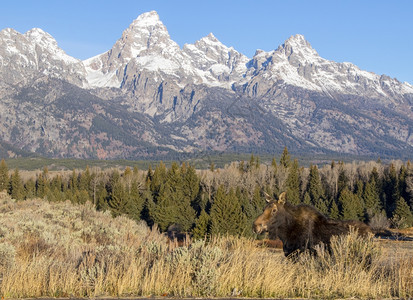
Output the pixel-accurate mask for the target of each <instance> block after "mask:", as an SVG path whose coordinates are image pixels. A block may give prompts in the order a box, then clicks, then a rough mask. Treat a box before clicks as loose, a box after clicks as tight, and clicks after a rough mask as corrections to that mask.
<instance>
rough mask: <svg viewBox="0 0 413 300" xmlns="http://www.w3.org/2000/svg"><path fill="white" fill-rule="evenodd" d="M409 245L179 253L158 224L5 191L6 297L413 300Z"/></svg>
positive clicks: (0, 265)
mask: <svg viewBox="0 0 413 300" xmlns="http://www.w3.org/2000/svg"><path fill="white" fill-rule="evenodd" d="M404 243H405V244H404ZM408 243H410V244H408ZM411 243H412V242H389V241H379V242H378V241H375V240H374V239H373V238H368V239H365V238H364V239H362V238H359V237H357V236H356V235H355V234H350V235H348V236H343V237H340V238H335V239H334V240H333V242H332V251H331V253H328V252H326V251H323V249H322V248H320V250H319V255H318V256H317V257H312V256H309V255H302V256H300V257H299V259H298V261H296V262H294V261H292V260H291V259H286V258H285V257H283V255H281V254H280V252H279V251H273V250H271V249H269V248H267V247H266V246H265V245H262V244H261V245H260V246H257V242H256V241H254V240H252V239H245V238H235V237H230V236H227V237H212V238H211V239H210V240H209V241H208V242H205V241H194V242H188V244H187V245H185V246H181V247H179V246H178V245H177V244H176V243H171V242H169V241H168V239H167V238H166V237H165V236H164V235H161V234H159V233H158V231H157V230H156V228H155V229H152V230H151V229H150V228H148V227H147V226H146V224H144V223H140V224H136V223H135V222H133V221H131V220H130V219H127V218H125V217H117V218H115V219H113V218H112V217H111V215H110V214H109V213H102V212H97V211H96V210H95V209H94V208H93V207H92V206H91V205H88V204H85V205H76V206H75V205H73V204H71V203H70V202H61V203H49V202H46V201H43V200H40V199H37V200H27V201H20V202H16V201H14V200H12V199H10V198H9V196H8V195H6V194H5V193H3V194H1V195H0V296H2V297H4V298H5V299H7V298H28V297H110V296H113V297H142V296H145V297H147V296H162V295H164V296H165V295H168V296H171V297H175V296H176V297H231V296H232V297H233V296H238V297H254V298H257V297H259V298H348V297H357V298H393V297H398V298H409V297H413V257H412V255H411V252H409V249H411V248H409V247H412V244H411Z"/></svg>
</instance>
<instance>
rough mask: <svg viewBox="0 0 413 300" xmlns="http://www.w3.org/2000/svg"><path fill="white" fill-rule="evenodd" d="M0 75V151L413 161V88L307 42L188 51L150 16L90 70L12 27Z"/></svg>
mask: <svg viewBox="0 0 413 300" xmlns="http://www.w3.org/2000/svg"><path fill="white" fill-rule="evenodd" d="M0 78H1V80H0V144H1V143H3V142H6V143H9V144H11V145H12V146H15V147H17V148H21V149H23V150H25V151H31V152H38V153H41V154H43V155H48V156H63V157H67V156H69V157H70V156H76V157H93V158H119V157H122V158H138V157H139V158H140V157H142V156H147V157H150V156H152V157H153V156H162V155H168V153H169V154H171V153H172V154H173V155H175V156H176V155H177V153H187V152H190V153H194V152H196V151H209V150H219V151H237V152H252V151H254V152H273V151H276V150H278V149H282V148H283V147H284V146H285V145H287V146H289V148H290V149H292V151H294V150H295V152H300V151H301V152H302V151H305V152H329V151H333V152H334V151H336V152H339V153H351V154H365V155H376V156H378V155H380V156H382V157H385V156H389V157H395V156H403V155H404V156H406V155H407V156H409V155H411V154H413V131H412V128H413V86H412V85H410V84H408V83H401V82H399V81H398V80H397V79H392V78H389V77H388V76H385V75H377V74H374V73H371V72H367V71H363V70H360V69H359V68H358V67H357V66H355V65H353V64H351V63H338V62H334V61H329V60H327V59H324V58H322V57H320V56H319V55H318V53H317V52H316V50H314V49H313V48H312V47H311V45H310V43H309V42H308V41H306V40H305V38H304V36H302V35H295V36H292V37H290V38H288V39H287V40H286V41H285V43H284V44H283V45H280V46H279V47H278V48H277V49H275V50H273V51H268V52H267V51H263V50H257V51H256V54H255V55H254V56H253V57H252V58H248V57H246V56H245V55H243V54H241V53H240V52H238V51H236V50H235V49H234V48H232V47H227V46H225V45H224V44H223V43H221V42H220V41H219V40H218V39H217V38H216V37H215V36H214V35H213V34H212V33H210V34H209V35H207V36H205V37H203V38H201V39H200V40H198V41H196V42H195V43H194V44H185V45H184V46H183V47H182V48H181V47H180V46H179V45H178V44H177V43H176V42H174V41H173V40H172V39H171V37H170V35H169V33H168V31H167V29H166V27H165V25H164V24H163V23H162V22H161V20H160V18H159V16H158V14H157V13H156V12H154V11H152V12H148V13H144V14H142V15H140V16H139V17H138V18H137V19H136V20H134V21H133V22H132V23H131V24H130V26H129V27H128V28H127V29H126V30H125V31H124V32H123V33H122V36H121V37H120V39H119V40H117V41H116V43H115V44H114V45H113V47H112V48H111V49H109V50H108V51H107V52H105V53H103V54H100V55H97V56H95V57H92V58H89V59H87V60H84V61H80V60H78V59H76V58H73V57H70V56H69V55H67V54H66V53H65V52H64V51H63V50H62V49H61V48H59V47H58V44H57V42H56V40H55V39H54V38H53V37H52V36H51V35H49V34H48V33H46V32H44V31H42V30H41V29H37V28H35V29H32V30H30V31H28V32H26V33H24V34H21V33H18V32H17V31H15V30H13V29H9V28H8V29H4V30H2V31H1V32H0ZM137 149H139V151H138V150H137ZM149 149H150V150H149Z"/></svg>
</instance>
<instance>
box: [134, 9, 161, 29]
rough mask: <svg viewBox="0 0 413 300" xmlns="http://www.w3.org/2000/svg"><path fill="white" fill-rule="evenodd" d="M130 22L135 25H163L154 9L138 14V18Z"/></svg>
mask: <svg viewBox="0 0 413 300" xmlns="http://www.w3.org/2000/svg"><path fill="white" fill-rule="evenodd" d="M132 24H133V25H134V26H137V27H150V26H156V25H163V24H162V22H161V20H160V19H159V15H158V13H157V12H156V11H154V10H153V11H150V12H146V13H143V14H141V15H139V16H138V18H137V19H135V20H134V21H133V22H132Z"/></svg>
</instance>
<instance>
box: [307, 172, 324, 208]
mask: <svg viewBox="0 0 413 300" xmlns="http://www.w3.org/2000/svg"><path fill="white" fill-rule="evenodd" d="M307 191H308V194H309V196H310V199H311V203H312V204H313V205H314V206H315V207H316V208H317V209H318V210H319V211H321V212H322V213H323V214H326V215H327V214H328V207H329V205H328V203H327V201H326V199H325V197H324V191H323V185H322V183H321V177H320V173H319V172H318V168H317V166H310V174H309V176H308V184H307Z"/></svg>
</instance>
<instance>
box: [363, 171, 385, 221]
mask: <svg viewBox="0 0 413 300" xmlns="http://www.w3.org/2000/svg"><path fill="white" fill-rule="evenodd" d="M362 198H363V201H364V206H365V213H366V215H367V218H368V219H371V218H372V217H373V216H374V215H376V214H378V213H380V211H381V206H380V196H379V194H378V192H377V186H376V181H375V178H374V177H370V180H369V181H368V182H367V183H366V184H365V186H364V191H363V195H362Z"/></svg>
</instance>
